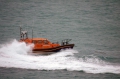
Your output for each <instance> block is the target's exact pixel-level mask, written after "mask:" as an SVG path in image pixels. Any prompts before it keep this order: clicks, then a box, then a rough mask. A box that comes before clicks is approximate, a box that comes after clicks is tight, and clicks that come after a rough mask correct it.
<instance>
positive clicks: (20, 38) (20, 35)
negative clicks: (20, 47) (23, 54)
mask: <svg viewBox="0 0 120 79" xmlns="http://www.w3.org/2000/svg"><path fill="white" fill-rule="evenodd" d="M21 30H22V28H21V25H20V39H21V38H22V36H21Z"/></svg>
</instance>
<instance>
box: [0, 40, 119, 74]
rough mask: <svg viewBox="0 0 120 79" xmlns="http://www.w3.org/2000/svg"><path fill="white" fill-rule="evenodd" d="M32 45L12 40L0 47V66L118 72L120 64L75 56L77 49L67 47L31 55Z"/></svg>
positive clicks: (95, 57)
mask: <svg viewBox="0 0 120 79" xmlns="http://www.w3.org/2000/svg"><path fill="white" fill-rule="evenodd" d="M32 46H33V45H26V44H25V43H23V42H18V41H17V40H13V41H12V42H11V43H8V44H3V45H2V46H1V47H0V67H14V68H25V69H38V70H63V69H65V70H68V71H84V72H86V73H116V74H120V65H114V64H110V63H109V64H108V62H105V61H104V60H101V59H99V58H98V57H97V56H93V55H91V56H84V57H79V58H78V57H76V56H75V53H80V52H78V51H77V50H73V49H67V50H62V51H60V52H57V53H55V54H51V55H47V56H42V55H37V56H35V55H31V54H28V52H32Z"/></svg>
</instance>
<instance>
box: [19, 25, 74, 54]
mask: <svg viewBox="0 0 120 79" xmlns="http://www.w3.org/2000/svg"><path fill="white" fill-rule="evenodd" d="M69 41H71V39H65V40H62V42H61V44H59V43H58V42H56V43H52V42H50V41H49V40H48V39H46V38H33V32H32V38H28V32H27V31H22V28H21V27H20V42H25V43H26V44H34V47H33V49H32V51H33V53H37V54H43V55H46V54H52V53H55V52H58V51H60V50H61V49H69V48H70V49H72V48H73V47H74V44H69Z"/></svg>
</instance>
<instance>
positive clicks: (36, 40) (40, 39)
mask: <svg viewBox="0 0 120 79" xmlns="http://www.w3.org/2000/svg"><path fill="white" fill-rule="evenodd" d="M32 40H36V41H37V40H47V39H46V38H32Z"/></svg>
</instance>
